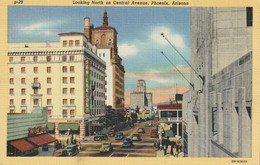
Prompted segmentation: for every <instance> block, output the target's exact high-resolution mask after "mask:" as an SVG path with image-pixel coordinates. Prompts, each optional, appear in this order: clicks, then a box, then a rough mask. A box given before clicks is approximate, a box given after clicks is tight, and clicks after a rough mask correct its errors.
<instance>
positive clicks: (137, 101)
mask: <svg viewBox="0 0 260 165" xmlns="http://www.w3.org/2000/svg"><path fill="white" fill-rule="evenodd" d="M130 104H131V108H132V109H136V108H141V109H148V110H151V109H152V106H153V101H152V93H147V92H146V84H145V81H144V80H138V81H137V84H136V91H135V92H133V93H131V94H130Z"/></svg>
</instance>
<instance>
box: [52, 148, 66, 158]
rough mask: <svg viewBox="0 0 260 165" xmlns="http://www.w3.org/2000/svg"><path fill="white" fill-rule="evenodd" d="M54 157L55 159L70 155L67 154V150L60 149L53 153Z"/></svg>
mask: <svg viewBox="0 0 260 165" xmlns="http://www.w3.org/2000/svg"><path fill="white" fill-rule="evenodd" d="M53 156H55V157H62V156H68V153H67V150H65V149H58V150H56V151H54V152H53Z"/></svg>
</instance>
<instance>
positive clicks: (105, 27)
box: [94, 25, 115, 30]
mask: <svg viewBox="0 0 260 165" xmlns="http://www.w3.org/2000/svg"><path fill="white" fill-rule="evenodd" d="M94 29H95V30H109V29H113V30H115V28H114V27H112V26H106V25H103V26H99V27H96V28H94Z"/></svg>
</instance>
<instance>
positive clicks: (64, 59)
mask: <svg viewBox="0 0 260 165" xmlns="http://www.w3.org/2000/svg"><path fill="white" fill-rule="evenodd" d="M67 60H69V61H71V62H72V61H74V60H75V57H74V56H69V58H68V56H62V61H63V62H65V61H67ZM25 61H26V57H20V62H25ZM46 61H47V62H51V56H46ZM9 62H10V63H12V62H14V57H9ZM33 62H38V56H34V57H33Z"/></svg>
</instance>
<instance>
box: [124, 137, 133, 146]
mask: <svg viewBox="0 0 260 165" xmlns="http://www.w3.org/2000/svg"><path fill="white" fill-rule="evenodd" d="M132 145H133V141H132V140H131V139H130V138H124V139H123V144H122V146H123V147H131V146H132Z"/></svg>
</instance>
